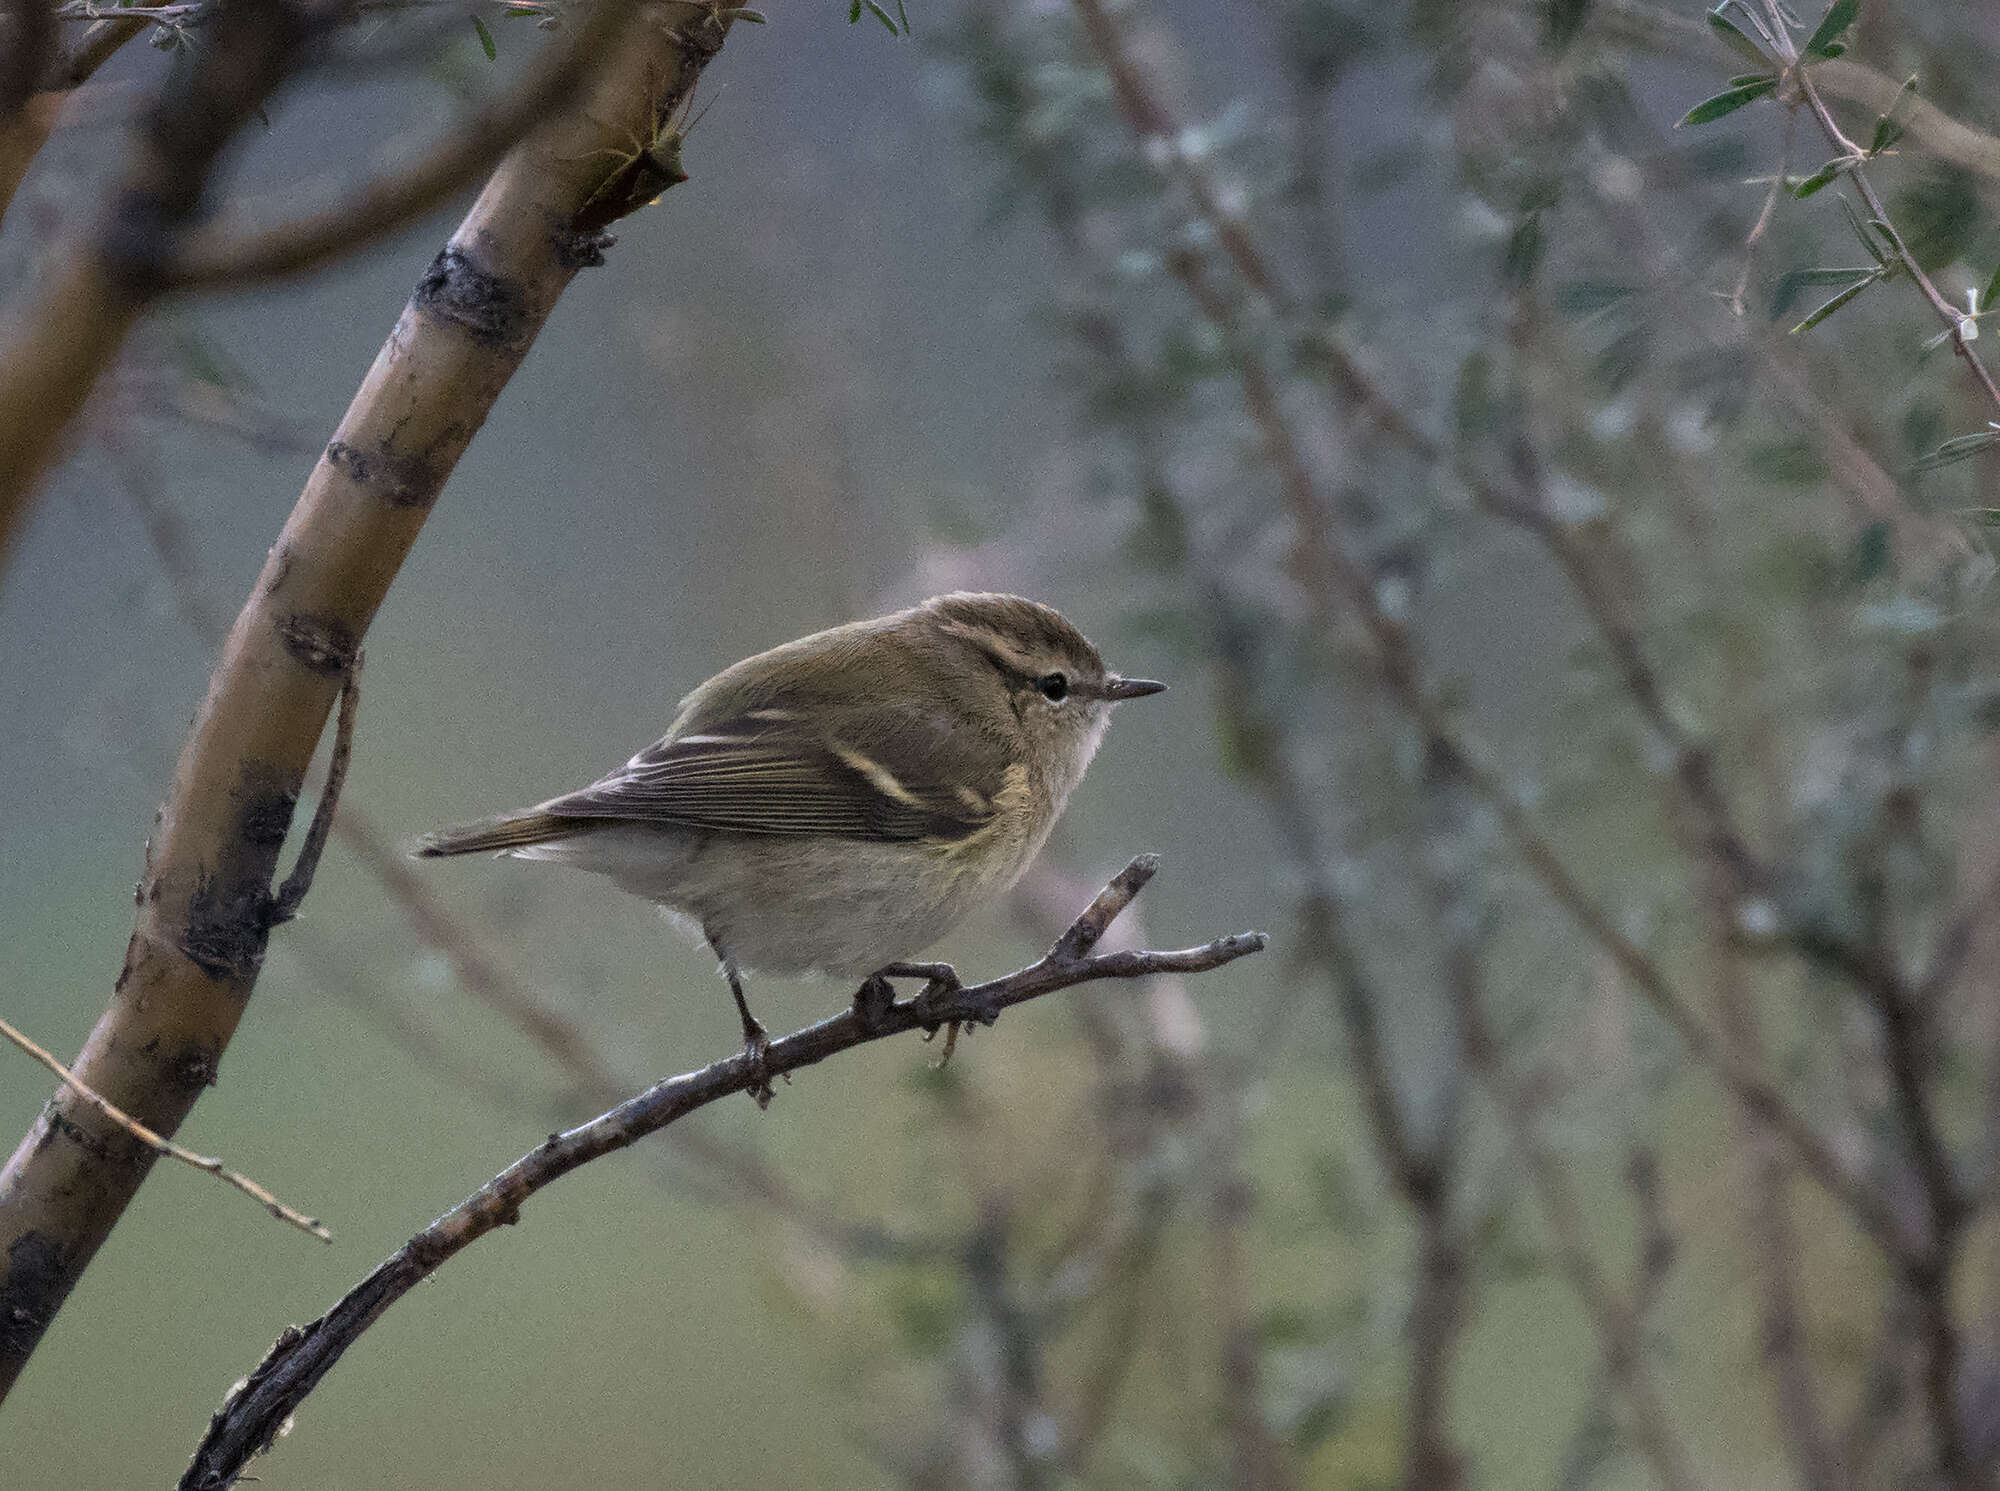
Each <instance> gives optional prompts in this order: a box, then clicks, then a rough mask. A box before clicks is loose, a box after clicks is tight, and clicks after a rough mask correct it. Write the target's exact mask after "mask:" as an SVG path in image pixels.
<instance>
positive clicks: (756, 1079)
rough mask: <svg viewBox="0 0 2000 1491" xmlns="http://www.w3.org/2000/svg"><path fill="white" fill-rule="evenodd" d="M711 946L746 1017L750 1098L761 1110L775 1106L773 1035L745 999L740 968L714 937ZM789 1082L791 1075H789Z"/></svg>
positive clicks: (733, 995) (745, 1047)
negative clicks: (771, 1062)
mask: <svg viewBox="0 0 2000 1491" xmlns="http://www.w3.org/2000/svg"><path fill="white" fill-rule="evenodd" d="M708 945H709V946H710V947H711V948H714V949H715V955H716V957H718V958H720V959H721V960H722V976H723V977H724V978H726V979H728V980H729V993H730V997H731V998H733V999H734V1000H735V1001H736V1013H737V1014H739V1015H741V1016H742V1017H743V1054H744V1055H745V1056H748V1057H749V1058H750V1072H751V1083H750V1096H751V1097H752V1098H754V1099H755V1100H756V1103H757V1106H758V1107H759V1108H768V1107H770V1106H771V1097H772V1093H771V1071H770V1067H769V1066H768V1065H767V1064H766V1061H765V1058H766V1056H767V1055H768V1054H769V1052H770V1050H771V1036H770V1032H768V1031H767V1030H765V1029H764V1027H763V1025H762V1024H761V1023H759V1021H758V1019H757V1017H756V1016H755V1015H753V1014H751V1013H750V1006H749V1004H748V1002H747V1001H745V999H744V998H743V979H742V976H741V975H739V974H738V973H737V971H736V964H735V963H734V962H733V961H732V960H731V959H730V957H729V955H728V954H727V953H725V952H723V950H722V949H721V948H719V947H716V946H715V939H714V938H713V937H711V938H709V939H708ZM787 1078H788V1080H789V1074H787Z"/></svg>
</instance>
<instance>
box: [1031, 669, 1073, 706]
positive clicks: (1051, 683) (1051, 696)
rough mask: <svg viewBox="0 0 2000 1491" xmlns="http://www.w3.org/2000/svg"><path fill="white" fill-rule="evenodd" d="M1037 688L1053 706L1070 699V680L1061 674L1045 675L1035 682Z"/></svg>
mask: <svg viewBox="0 0 2000 1491" xmlns="http://www.w3.org/2000/svg"><path fill="white" fill-rule="evenodd" d="M1035 687H1036V688H1038V689H1040V690H1041V692H1042V697H1043V698H1044V699H1046V700H1048V701H1049V703H1051V704H1060V703H1062V701H1063V700H1065V699H1067V698H1068V697H1069V679H1068V678H1066V677H1064V676H1063V675H1062V674H1060V673H1044V674H1043V675H1042V676H1041V677H1040V678H1037V679H1036V680H1035Z"/></svg>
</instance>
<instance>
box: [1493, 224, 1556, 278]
mask: <svg viewBox="0 0 2000 1491" xmlns="http://www.w3.org/2000/svg"><path fill="white" fill-rule="evenodd" d="M1546 246H1547V237H1546V235H1545V234H1544V233H1543V231H1542V215H1541V214H1540V213H1539V212H1531V213H1529V214H1528V215H1527V216H1526V217H1524V218H1522V219H1521V221H1520V222H1519V223H1518V224H1516V225H1515V228H1514V232H1513V234H1512V235H1511V236H1510V237H1509V238H1508V239H1507V253H1506V256H1505V259H1504V260H1503V262H1502V264H1501V272H1502V273H1503V274H1504V275H1505V276H1506V278H1507V282H1508V283H1509V284H1510V285H1513V286H1515V287H1517V288H1518V287H1520V286H1523V285H1526V284H1527V283H1528V282H1529V281H1530V280H1532V279H1533V278H1534V277H1535V269H1536V267H1537V266H1539V265H1540V264H1541V262H1542V251H1543V249H1544V248H1545V247H1546Z"/></svg>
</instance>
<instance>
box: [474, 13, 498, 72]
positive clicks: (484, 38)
mask: <svg viewBox="0 0 2000 1491" xmlns="http://www.w3.org/2000/svg"><path fill="white" fill-rule="evenodd" d="M472 29H473V30H474V31H477V32H478V33H479V50H480V51H482V52H484V53H485V54H486V60H487V61H488V62H497V61H498V60H499V58H500V49H499V48H498V47H496V46H494V45H493V33H492V32H491V31H488V30H487V29H486V23H485V22H484V21H482V20H480V19H479V17H478V16H474V17H473V18H472Z"/></svg>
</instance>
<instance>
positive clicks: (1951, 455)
mask: <svg viewBox="0 0 2000 1491" xmlns="http://www.w3.org/2000/svg"><path fill="white" fill-rule="evenodd" d="M1996 445H2000V429H1992V428H1988V429H1984V430H1980V431H1978V432H1977V433H1976V434H1971V435H1960V436H1958V437H1957V438H1955V439H1952V440H1947V441H1945V443H1944V444H1942V445H1940V446H1939V447H1938V448H1937V449H1936V450H1934V451H1932V452H1931V453H1930V454H1929V455H1927V456H1922V457H1919V458H1918V460H1917V463H1916V465H1915V466H1914V467H1913V468H1912V469H1913V470H1916V471H1935V470H1937V469H1938V468H1939V467H1940V466H1951V465H1955V464H1956V463H1958V462H1959V461H1964V460H1969V459H1971V458H1972V457H1973V456H1976V455H1978V454H1979V453H1980V452H1981V451H1983V450H1991V449H1992V448H1993V447H1994V446H1996Z"/></svg>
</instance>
